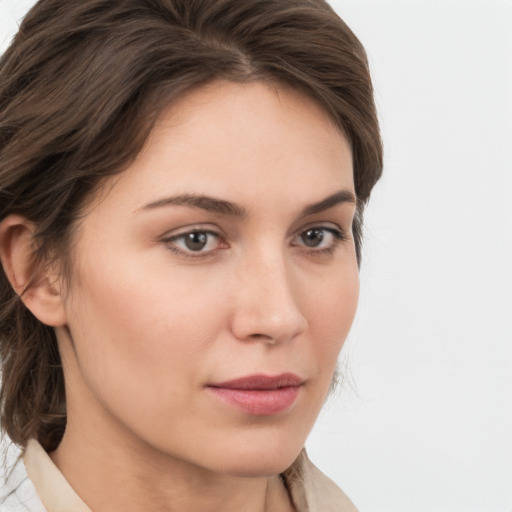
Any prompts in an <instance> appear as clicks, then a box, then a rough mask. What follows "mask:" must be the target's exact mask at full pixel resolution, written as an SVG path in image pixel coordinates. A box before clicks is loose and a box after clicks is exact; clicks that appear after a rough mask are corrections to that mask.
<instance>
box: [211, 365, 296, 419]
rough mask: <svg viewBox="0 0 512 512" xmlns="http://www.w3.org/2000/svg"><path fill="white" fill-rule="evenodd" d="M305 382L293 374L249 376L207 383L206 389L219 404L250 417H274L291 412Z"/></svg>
mask: <svg viewBox="0 0 512 512" xmlns="http://www.w3.org/2000/svg"><path fill="white" fill-rule="evenodd" d="M303 384H304V380H303V379H301V378H300V377H298V376H297V375H294V374H292V373H283V374H281V375H275V376H269V375H250V376H248V377H242V378H239V379H234V380H230V381H226V382H220V383H215V384H209V385H208V386H207V389H208V390H209V391H210V392H211V393H212V394H213V395H214V396H215V397H216V398H218V399H220V400H221V401H223V402H225V403H227V404H229V405H231V406H232V407H235V408H236V409H239V410H240V411H242V412H245V413H246V414H250V415H253V416H274V415H277V414H282V413H285V412H288V411H290V410H291V409H292V407H293V405H294V404H295V403H296V401H297V398H298V396H299V393H300V390H301V387H302V386H303Z"/></svg>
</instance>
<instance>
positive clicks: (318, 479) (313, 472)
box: [283, 450, 357, 512]
mask: <svg viewBox="0 0 512 512" xmlns="http://www.w3.org/2000/svg"><path fill="white" fill-rule="evenodd" d="M283 478H284V479H285V482H286V484H287V485H288V488H289V490H290V494H291V496H292V499H293V501H294V504H295V506H296V507H297V510H298V511H299V512H357V508H356V507H355V505H354V504H353V503H352V502H351V501H350V499H349V498H348V496H347V495H346V494H345V493H344V492H343V491H342V490H341V489H340V488H339V487H338V486H337V485H336V484H335V483H334V482H333V481H332V480H331V479H330V478H328V477H327V476H326V475H324V474H323V473H322V472H321V471H320V470H319V469H318V468H317V467H316V466H315V465H314V464H313V463H312V462H311V461H310V460H309V458H308V456H307V454H306V452H305V450H303V451H302V452H301V454H300V455H299V457H298V458H297V460H296V461H295V462H294V463H293V465H292V466H291V467H290V468H289V469H288V470H287V471H285V473H284V474H283Z"/></svg>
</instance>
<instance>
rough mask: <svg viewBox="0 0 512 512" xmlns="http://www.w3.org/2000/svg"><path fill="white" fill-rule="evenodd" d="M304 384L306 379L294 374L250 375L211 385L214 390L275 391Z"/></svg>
mask: <svg viewBox="0 0 512 512" xmlns="http://www.w3.org/2000/svg"><path fill="white" fill-rule="evenodd" d="M302 384H304V379H301V378H300V377H299V376H298V375H295V374H293V373H282V374H281V375H263V374H258V375H248V376H247V377H240V378H238V379H233V380H228V381H225V382H218V383H215V384H209V386H210V387H213V388H226V389H256V390H273V389H279V388H286V387H291V386H300V385H302Z"/></svg>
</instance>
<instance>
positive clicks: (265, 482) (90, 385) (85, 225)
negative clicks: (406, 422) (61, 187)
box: [4, 82, 359, 512]
mask: <svg viewBox="0 0 512 512" xmlns="http://www.w3.org/2000/svg"><path fill="white" fill-rule="evenodd" d="M352 174H353V168H352V157H351V152H350V148H349V145H348V143H347V141H346V139H345V137H344V136H343V134H341V133H340V131H339V130H338V129H337V128H336V127H335V126H334V124H333V123H332V122H331V120H330V119H329V117H328V116H327V114H326V113H325V112H324V111H323V110H322V109H321V108H320V107H319V106H318V105H317V104H316V103H315V102H313V101H312V100H311V99H309V98H308V97H306V96H304V95H303V94H301V93H299V92H296V91H293V90H291V89H288V88H285V87H275V86H270V85H269V84H263V83H253V84H244V85H242V84H234V83H228V82H217V83H214V84H211V85H209V86H207V87H203V88H201V89H199V90H196V91H194V92H191V93H189V94H187V95H185V96H184V97H182V98H181V99H180V100H179V101H177V102H176V103H175V104H174V105H172V106H171V107H170V108H169V109H168V110H167V111H166V112H164V113H163V114H162V116H161V119H160V121H159V122H158V123H157V125H156V127H155V130H154V132H153V133H152V135H151V137H150V139H149V141H148V143H147V144H146V147H145V148H144V150H143V151H142V152H141V153H140V155H139V156H138V158H137V159H136V160H135V161H134V162H133V164H131V165H130V166H129V168H128V169H127V170H125V171H124V172H122V173H121V174H120V175H118V176H116V177H114V178H111V179H110V180H109V181H107V182H106V183H105V184H104V186H103V187H102V189H101V191H100V192H99V193H98V195H97V196H96V197H95V198H93V200H92V201H91V203H90V204H89V205H88V207H87V209H86V216H85V217H84V219H83V221H82V222H81V224H80V226H79V229H78V232H77V235H76V238H75V242H74V245H73V249H72V261H73V271H72V276H71V279H70V282H68V283H66V284H65V285H64V284H63V283H62V282H61V281H59V280H58V279H57V280H55V279H53V278H50V277H49V278H48V282H52V288H53V289H52V291H51V293H52V299H51V301H53V302H51V301H50V302H51V304H52V308H53V309H52V314H53V316H51V317H46V318H45V316H44V307H43V306H41V305H40V304H39V303H38V299H37V296H36V298H35V299H34V298H31V296H30V295H28V296H27V297H26V299H25V300H26V301H27V303H29V302H30V301H31V300H32V301H33V302H34V303H35V305H34V306H33V310H34V311H35V312H36V316H37V313H38V312H39V317H40V318H43V320H46V322H47V323H49V324H51V325H54V326H55V328H56V333H57V338H58V342H59V348H60V351H61V354H62V359H63V365H64V371H65V380H66V394H67V399H68V426H67V430H66V433H65V435H64V438H63V441H62V443H61V445H60V446H59V448H58V449H57V450H56V451H55V452H54V453H53V454H51V456H52V458H53V460H54V462H55V463H56V464H57V466H58V467H59V468H60V469H61V471H62V472H63V473H64V475H65V476H66V478H67V479H68V481H69V482H70V483H71V485H72V486H73V488H74V489H75V490H76V491H77V492H78V494H79V495H80V496H81V497H82V498H83V499H84V501H85V502H86V503H87V504H88V505H89V507H91V509H92V510H94V511H95V512H103V511H105V512H106V511H111V510H124V511H127V512H131V511H134V512H135V511H145V510H147V504H148V498H147V497H148V496H151V510H152V511H157V512H158V511H162V512H163V511H166V512H169V511H175V510H180V511H181V512H187V511H197V510H201V511H203V512H208V511H212V512H213V511H215V512H220V511H223V512H228V511H235V510H236V511H239V510H244V511H247V512H256V511H259V512H261V511H263V510H272V511H275V510H283V511H286V510H292V506H291V504H290V502H289V499H288V496H287V493H286V491H285V489H284V487H283V483H282V481H281V479H280V477H279V476H276V475H278V474H279V473H280V472H282V471H283V470H284V469H286V468H287V467H288V466H290V465H291V464H292V462H293V461H294V460H295V458H296V457H297V455H298V454H299V452H300V450H301V449H302V447H303V446H304V442H305V440H306V437H307V435H308V434H309V432H310V430H311V428H312V426H313V424H314V422H315V420H316V418H317V415H318V413H319V411H320V408H321V406H322V404H323V402H324V400H325V397H326V394H327V392H328V389H329V385H330V382H331V379H332V376H333V372H334V369H335V365H336V360H337V357H338V355H339V351H340V350H341V348H342V345H343V343H344V340H345V339H346V336H347V334H348V332H349V329H350V326H351V324H352V321H353V318H354V315H355V311H356V304H357V299H358V288H359V285H358V268H357V261H356V256H355V248H354V241H353V237H352V232H351V224H352V220H353V216H354V211H355V204H354V202H353V201H351V200H346V199H347V198H348V199H350V196H351V195H353V194H354V183H353V176H352ZM340 191H342V192H343V194H342V196H341V197H342V198H345V200H342V201H340V202H338V203H337V204H334V205H330V207H328V208H325V207H326V205H325V204H324V205H323V208H322V206H320V207H319V208H320V209H321V211H316V212H313V211H312V209H311V208H309V210H310V211H308V212H304V210H305V209H307V207H308V205H311V204H318V203H321V202H322V201H323V200H324V199H326V198H328V197H331V196H332V195H333V194H335V193H337V192H340ZM183 195H188V196H194V197H195V196H203V195H204V196H209V197H213V198H216V199H221V200H223V201H229V202H231V203H234V204H235V205H236V210H237V212H236V213H237V215H233V212H231V214H226V213H222V212H217V211H209V210H206V209H204V208H201V207H198V206H197V205H192V204H181V205H177V204H168V203H169V201H167V202H166V198H169V197H176V196H183ZM338 199H339V198H338ZM334 202H335V201H334ZM148 205H151V206H148ZM327 206H329V205H327ZM319 208H317V210H318V209H319ZM241 210H243V215H240V213H241ZM304 213H306V214H304ZM20 222H21V221H20ZM311 228H316V229H317V230H319V231H320V232H321V235H323V239H322V240H321V241H320V242H319V243H318V245H317V246H309V245H307V244H306V236H305V233H306V232H307V231H308V229H311ZM191 231H196V232H198V231H199V232H202V233H205V232H207V234H206V235H203V237H206V239H207V244H206V245H205V246H204V248H203V249H202V250H199V251H193V250H190V249H189V248H188V247H187V245H186V243H185V239H184V238H183V235H184V234H185V233H190V232H191ZM333 233H335V234H338V233H343V235H342V237H341V239H338V238H337V237H336V236H335V235H334V234H333ZM316 234H317V236H316V238H314V243H317V242H318V239H319V237H320V235H319V234H318V231H317V232H316ZM180 236H181V238H180ZM21 238H22V237H21ZM196 248H197V246H196ZM4 252H5V251H4ZM19 273H20V275H21V271H20V272H19ZM48 293H49V292H48ZM41 295H43V293H41ZM38 307H39V309H40V310H41V311H42V312H41V311H39V310H38V309H37V308H38ZM56 311H57V312H56ZM285 372H292V373H294V374H296V375H298V376H300V377H301V379H302V380H303V385H301V387H300V391H299V394H298V396H297V399H296V401H295V402H294V403H293V404H292V406H291V407H289V408H287V409H286V410H285V411H283V412H280V413H278V414H274V415H269V416H259V415H253V414H249V413H247V412H244V411H241V410H239V409H238V408H236V407H233V406H232V405H230V404H228V403H225V402H223V401H222V400H219V398H218V397H217V396H215V395H214V394H213V393H211V390H210V389H209V388H208V385H209V384H212V383H218V382H223V381H227V380H231V379H235V378H239V377H244V376H248V375H254V374H265V375H277V374H281V373H285ZM247 477H251V478H247ZM169 482H172V485H169Z"/></svg>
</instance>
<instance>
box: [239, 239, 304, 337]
mask: <svg viewBox="0 0 512 512" xmlns="http://www.w3.org/2000/svg"><path fill="white" fill-rule="evenodd" d="M242 259H243V263H241V264H240V266H239V269H238V276H237V281H238V283H239V285H238V286H237V289H238V293H237V297H236V300H235V310H234V315H233V322H232V330H233V333H234V334H235V336H236V337H237V338H239V339H255V338H258V339H261V340H264V341H265V342H267V343H272V344H274V343H279V342H283V341H286V340H290V339H293V338H294V337H295V336H297V335H298V334H300V333H301V332H303V331H304V330H305V328H306V318H305V317H304V315H303V313H302V311H301V309H300V303H299V300H298V299H299V297H298V291H299V290H298V287H297V286H296V283H295V282H294V279H295V278H294V275H293V274H294V273H293V271H292V270H293V269H291V268H290V262H288V261H287V259H286V257H285V253H284V252H283V251H282V250H280V249H278V248H277V247H275V246H274V247H271V246H269V245H267V246H260V247H259V248H258V249H257V250H253V251H251V253H250V255H249V256H247V257H244V258H242Z"/></svg>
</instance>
